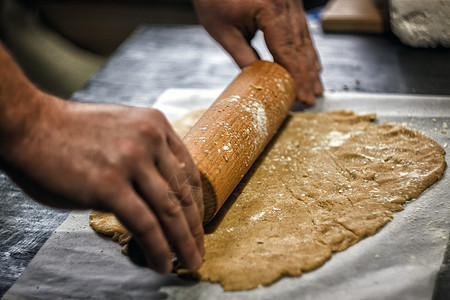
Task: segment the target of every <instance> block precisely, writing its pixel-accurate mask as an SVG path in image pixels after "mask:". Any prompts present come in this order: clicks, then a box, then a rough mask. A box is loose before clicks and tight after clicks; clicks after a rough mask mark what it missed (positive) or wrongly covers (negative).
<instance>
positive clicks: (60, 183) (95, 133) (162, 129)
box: [0, 92, 205, 273]
mask: <svg viewBox="0 0 450 300" xmlns="http://www.w3.org/2000/svg"><path fill="white" fill-rule="evenodd" d="M31 98H32V99H28V100H29V101H28V104H27V105H28V106H26V107H24V108H22V109H21V110H22V111H30V110H31V111H32V112H33V113H32V114H27V119H26V121H24V122H21V124H22V126H20V129H19V130H15V131H11V130H9V131H8V130H4V131H3V132H2V133H3V134H4V135H3V136H2V137H3V138H4V139H3V140H2V142H3V144H2V147H1V149H0V150H1V151H0V166H2V168H3V169H5V171H6V172H7V173H8V174H9V175H10V177H11V178H12V179H13V180H14V181H15V182H17V183H18V184H19V185H20V186H21V187H22V188H23V189H24V190H25V191H26V192H27V193H28V194H29V195H31V196H32V197H33V198H34V199H36V200H38V201H40V202H42V203H44V204H47V205H51V206H53V207H58V208H71V209H85V208H94V209H97V210H102V211H109V212H113V213H114V214H115V215H116V216H117V217H118V219H119V220H120V221H121V222H122V223H123V225H124V226H125V227H127V228H128V229H129V230H130V231H131V233H132V234H133V235H134V237H135V238H136V240H137V241H138V243H139V244H140V245H141V247H142V249H143V250H144V252H145V254H146V258H147V262H149V264H150V267H151V268H152V269H154V270H156V271H158V272H161V273H166V272H169V271H170V270H171V268H172V262H171V253H170V247H169V245H172V247H173V248H174V250H175V252H176V254H177V256H178V258H179V259H180V261H181V262H182V264H183V265H184V266H185V267H186V268H188V269H191V270H195V269H197V268H199V267H200V266H201V264H202V256H203V255H204V252H205V250H204V246H203V227H202V219H203V201H202V198H201V196H202V194H201V193H199V192H198V191H199V189H200V188H201V181H200V175H199V172H198V170H197V168H196V166H195V165H194V163H193V162H192V159H191V158H190V156H189V153H188V152H187V149H186V148H185V146H184V144H183V143H182V141H181V139H180V138H179V137H178V136H177V134H176V133H175V132H174V131H173V129H172V127H171V126H170V124H169V123H168V122H167V120H166V119H165V117H164V116H163V115H162V114H161V113H160V112H159V111H157V110H154V109H145V108H131V107H125V106H118V105H99V104H83V103H71V102H66V101H62V100H60V99H57V98H55V97H52V96H50V95H47V94H44V93H42V92H35V93H34V94H33V96H32V97H31ZM36 104H38V105H37V106H35V108H33V105H36ZM11 105H13V103H12V102H11ZM17 117H19V116H17ZM5 137H8V138H5ZM173 178H178V179H180V178H181V182H186V183H187V184H184V185H178V184H173V183H174V181H173V180H172V179H173Z"/></svg>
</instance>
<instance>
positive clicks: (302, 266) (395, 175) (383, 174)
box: [90, 111, 446, 290]
mask: <svg viewBox="0 0 450 300" xmlns="http://www.w3.org/2000/svg"><path fill="white" fill-rule="evenodd" d="M199 116H200V113H199V112H195V113H193V114H191V115H188V116H187V117H186V118H184V119H183V120H181V121H178V122H175V123H174V127H175V128H176V129H177V127H179V126H180V125H181V127H184V128H179V129H184V130H186V127H188V126H193V125H194V123H195V120H196V118H198V117H199ZM374 117H375V115H364V116H358V115H356V114H354V113H353V112H345V111H334V112H327V113H294V114H292V115H290V117H289V118H288V120H287V121H286V122H285V124H284V125H283V128H282V129H280V131H279V134H278V135H277V136H276V137H275V138H274V139H273V140H272V142H271V143H270V144H269V146H268V147H267V148H266V150H265V151H264V152H263V154H262V155H261V156H260V157H259V159H258V160H257V161H256V163H255V164H254V166H253V167H252V169H251V170H250V171H249V173H248V174H247V175H246V176H245V177H244V179H243V180H242V182H241V183H240V184H239V186H238V187H237V188H236V190H235V191H234V192H233V194H232V195H231V196H230V198H229V199H228V200H227V202H226V203H225V205H224V207H223V208H222V209H221V211H220V212H219V214H218V215H217V216H216V217H215V219H214V220H213V222H212V223H211V224H209V225H208V226H207V227H206V235H205V247H206V255H205V258H204V264H203V266H202V267H201V268H200V269H199V270H198V272H196V274H195V275H197V276H198V277H199V278H201V279H202V280H209V281H212V282H220V283H221V285H222V286H223V288H224V290H247V289H253V288H256V287H258V286H260V285H269V284H271V283H273V282H274V281H276V280H278V279H279V278H280V277H282V276H299V275H301V274H302V272H304V271H310V270H312V269H315V268H317V267H319V266H321V265H322V264H323V263H324V262H325V261H326V260H327V259H329V258H330V256H331V254H332V252H334V251H342V250H345V249H346V248H348V247H349V246H351V245H353V244H355V243H357V242H358V241H359V240H361V239H362V238H364V237H365V236H369V235H373V234H375V233H376V231H377V230H378V229H379V228H380V227H382V226H383V225H385V224H386V223H387V222H389V221H390V220H391V219H392V212H395V211H399V210H402V209H403V206H402V204H403V203H404V202H405V201H407V200H409V199H412V198H415V197H417V196H419V194H420V193H421V192H422V191H423V190H424V189H426V188H427V187H428V186H430V185H431V184H433V183H434V182H435V181H436V180H437V179H439V178H440V177H441V176H442V173H443V170H444V168H445V165H446V163H445V158H444V153H445V152H444V150H443V148H442V147H441V146H439V145H438V144H437V143H436V142H434V141H433V140H431V139H429V138H427V137H425V136H424V135H422V134H420V133H418V132H416V131H413V130H410V129H407V128H405V127H403V126H401V125H399V124H387V123H385V124H381V125H378V124H374V123H371V122H370V120H371V119H373V118H374ZM424 200H425V199H424ZM94 214H95V212H94V213H93V215H91V219H90V223H91V226H92V227H93V228H94V229H95V230H97V231H98V232H101V233H104V234H108V235H114V233H113V234H111V226H110V225H105V227H102V226H98V224H101V223H104V224H108V223H110V222H112V221H111V219H113V220H114V219H115V218H114V216H113V215H101V216H100V217H101V219H102V220H103V221H100V222H99V220H98V216H95V215H94ZM105 220H108V221H105ZM116 222H117V221H116ZM94 224H97V225H94ZM116 225H117V224H115V225H114V226H116ZM119 225H120V224H119ZM120 226H121V225H120ZM119 228H120V227H119ZM112 231H114V232H117V234H116V239H118V240H122V241H124V240H125V242H123V243H126V240H127V238H128V236H129V234H128V236H127V233H126V230H125V229H124V228H123V227H122V228H120V230H117V227H116V229H114V230H112ZM122 235H123V236H124V238H122V239H121V238H120V237H121V236H122Z"/></svg>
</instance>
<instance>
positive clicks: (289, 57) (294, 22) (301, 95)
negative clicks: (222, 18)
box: [257, 8, 318, 104]
mask: <svg viewBox="0 0 450 300" xmlns="http://www.w3.org/2000/svg"><path fill="white" fill-rule="evenodd" d="M299 12H302V10H301V8H295V9H294V8H290V10H289V11H284V12H283V13H281V14H279V16H272V15H270V14H261V15H260V16H259V18H258V19H257V20H258V22H259V25H258V26H259V27H260V28H261V29H262V30H263V32H264V37H265V40H266V44H267V47H268V48H269V51H270V52H271V53H272V55H273V57H274V60H275V61H276V62H278V63H279V64H281V65H282V66H283V67H285V68H286V69H287V70H288V71H289V72H290V74H291V75H292V77H293V79H294V82H295V89H296V94H297V100H299V101H303V102H306V103H307V104H313V103H314V101H315V96H314V91H315V79H316V77H317V74H318V71H317V63H318V62H317V59H315V58H316V57H311V53H315V52H313V51H314V47H313V46H312V42H311V40H310V36H309V33H308V31H307V25H306V19H305V17H304V15H303V14H302V13H299Z"/></svg>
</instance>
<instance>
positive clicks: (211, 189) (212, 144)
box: [184, 61, 295, 224]
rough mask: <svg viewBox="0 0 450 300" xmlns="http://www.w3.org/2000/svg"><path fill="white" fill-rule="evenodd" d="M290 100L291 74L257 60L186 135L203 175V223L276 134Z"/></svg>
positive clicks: (191, 152)
mask: <svg viewBox="0 0 450 300" xmlns="http://www.w3.org/2000/svg"><path fill="white" fill-rule="evenodd" d="M294 100H295V94H294V83H293V79H292V77H291V76H290V74H289V73H288V72H287V71H286V70H285V69H284V68H283V67H281V66H280V65H278V64H276V63H273V62H268V61H257V62H255V63H254V64H252V65H250V66H248V67H246V68H244V69H242V72H241V73H240V74H239V75H238V76H237V77H236V78H235V79H234V81H233V82H231V84H230V85H229V86H228V87H227V88H226V89H225V91H224V92H223V93H222V94H221V95H220V96H219V97H218V98H217V100H216V101H215V102H214V103H213V104H212V105H211V107H210V108H209V109H208V110H207V111H206V112H205V114H204V115H203V116H202V117H201V118H200V120H199V121H198V122H197V123H196V124H195V126H194V127H193V128H192V129H191V131H190V132H189V133H188V134H187V135H186V136H185V138H184V143H185V144H186V146H187V148H188V150H189V152H190V154H191V156H192V158H193V160H194V162H195V164H196V165H197V167H198V169H199V171H200V173H201V176H202V184H203V201H204V203H205V217H204V221H203V223H204V224H206V223H208V222H209V221H211V219H212V218H213V217H214V215H215V214H216V213H217V212H218V211H219V209H220V207H221V206H222V205H223V203H224V202H225V201H226V200H227V198H228V197H229V196H230V194H231V193H232V192H233V190H234V188H236V186H237V185H238V183H239V182H240V181H241V179H242V177H244V175H245V174H246V173H247V171H248V170H249V169H250V167H251V166H252V164H253V163H254V162H255V161H256V159H257V158H258V156H259V155H260V154H261V152H262V151H263V150H264V148H265V147H266V145H267V144H268V143H269V141H270V140H271V139H272V137H273V136H274V135H275V133H276V131H277V130H278V128H279V127H280V125H281V124H282V123H283V121H284V119H285V118H286V116H287V114H288V113H289V111H290V109H291V107H292V105H293V103H294Z"/></svg>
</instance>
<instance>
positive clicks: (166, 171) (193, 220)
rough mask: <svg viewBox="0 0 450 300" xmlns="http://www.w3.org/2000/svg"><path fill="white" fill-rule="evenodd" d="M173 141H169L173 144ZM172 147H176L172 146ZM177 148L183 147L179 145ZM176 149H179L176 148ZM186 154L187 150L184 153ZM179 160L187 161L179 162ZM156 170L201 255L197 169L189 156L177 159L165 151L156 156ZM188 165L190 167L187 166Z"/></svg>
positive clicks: (200, 210) (201, 242)
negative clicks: (183, 216) (179, 209)
mask: <svg viewBox="0 0 450 300" xmlns="http://www.w3.org/2000/svg"><path fill="white" fill-rule="evenodd" d="M173 143H174V142H171V144H173ZM172 148H175V149H176V148H177V147H176V146H172ZM178 148H185V147H184V146H183V147H181V146H179V147H178ZM176 151H181V152H183V150H181V149H177V150H176ZM184 154H187V150H186V153H184ZM180 160H184V161H188V162H187V163H184V162H183V166H182V165H181V164H180ZM157 161H158V163H157V165H158V170H159V172H160V173H161V175H162V176H163V177H164V178H165V179H166V180H167V182H168V189H169V190H168V193H170V194H171V195H169V196H170V197H169V199H170V200H172V201H174V203H175V204H176V205H178V206H180V207H181V208H182V212H183V213H184V215H185V218H186V221H187V223H188V226H189V229H190V231H191V234H192V236H193V237H194V240H195V242H196V244H197V249H198V250H199V251H200V254H201V255H202V256H203V255H204V253H205V248H204V243H203V233H204V232H203V226H202V221H203V214H204V208H203V194H202V189H201V183H200V180H199V179H193V178H194V177H195V178H197V177H199V175H198V170H197V168H196V167H195V165H194V164H193V163H192V162H191V159H190V156H189V155H187V156H183V157H182V158H180V159H178V158H177V157H176V156H175V155H174V154H173V153H172V152H167V151H165V152H164V153H161V156H159V157H158V158H157ZM189 161H190V162H189ZM188 165H190V167H189V166H188Z"/></svg>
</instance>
